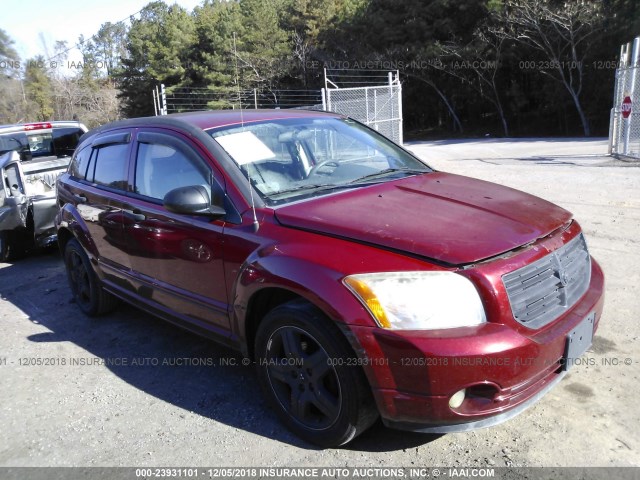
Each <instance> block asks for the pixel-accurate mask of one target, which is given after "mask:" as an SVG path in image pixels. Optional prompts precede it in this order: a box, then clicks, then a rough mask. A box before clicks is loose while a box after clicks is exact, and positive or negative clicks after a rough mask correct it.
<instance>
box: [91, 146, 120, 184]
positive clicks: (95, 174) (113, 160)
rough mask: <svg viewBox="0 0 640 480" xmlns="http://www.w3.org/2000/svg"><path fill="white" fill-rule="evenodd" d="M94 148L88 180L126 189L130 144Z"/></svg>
mask: <svg viewBox="0 0 640 480" xmlns="http://www.w3.org/2000/svg"><path fill="white" fill-rule="evenodd" d="M93 150H94V151H93V153H92V155H91V158H90V159H89V166H88V169H87V174H86V177H85V178H86V180H88V181H90V182H93V183H97V184H98V185H104V186H105V187H111V188H117V189H119V190H126V189H127V164H128V160H129V158H128V157H129V145H128V144H122V143H120V144H116V145H105V146H104V147H99V148H95V149H93Z"/></svg>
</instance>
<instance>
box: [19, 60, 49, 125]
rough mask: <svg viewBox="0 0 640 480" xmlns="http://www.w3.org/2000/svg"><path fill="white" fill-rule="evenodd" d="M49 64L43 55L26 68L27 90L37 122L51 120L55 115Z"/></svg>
mask: <svg viewBox="0 0 640 480" xmlns="http://www.w3.org/2000/svg"><path fill="white" fill-rule="evenodd" d="M46 65H47V62H46V61H45V59H44V57H43V56H42V55H39V56H37V57H35V58H32V59H30V60H28V61H27V65H26V68H25V90H26V92H27V97H28V99H29V100H30V101H31V102H32V103H33V104H34V114H35V116H36V120H40V121H45V120H49V119H50V118H51V116H52V115H53V94H52V91H53V89H52V85H51V78H50V76H49V72H48V71H47V68H46Z"/></svg>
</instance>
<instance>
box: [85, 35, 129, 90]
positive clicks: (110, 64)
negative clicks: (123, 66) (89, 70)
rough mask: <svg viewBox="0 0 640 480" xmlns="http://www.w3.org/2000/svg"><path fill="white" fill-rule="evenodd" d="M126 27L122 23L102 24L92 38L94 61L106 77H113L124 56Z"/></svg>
mask: <svg viewBox="0 0 640 480" xmlns="http://www.w3.org/2000/svg"><path fill="white" fill-rule="evenodd" d="M126 37H127V27H126V25H125V24H124V23H123V22H116V23H111V22H106V23H103V24H102V26H101V27H100V29H99V30H98V33H96V34H95V35H94V36H93V39H92V41H93V44H94V45H95V52H94V55H95V60H96V61H97V62H98V63H99V65H100V66H101V67H102V68H103V69H104V71H105V73H106V74H107V77H109V78H111V77H113V76H114V75H115V74H116V72H118V71H119V68H120V58H121V57H123V56H125V55H126V45H125V41H126Z"/></svg>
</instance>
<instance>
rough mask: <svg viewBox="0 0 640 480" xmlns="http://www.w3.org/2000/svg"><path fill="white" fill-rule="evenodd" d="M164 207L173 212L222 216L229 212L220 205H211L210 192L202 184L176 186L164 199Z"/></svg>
mask: <svg viewBox="0 0 640 480" xmlns="http://www.w3.org/2000/svg"><path fill="white" fill-rule="evenodd" d="M163 204H164V207H165V208H166V209H167V210H169V211H170V212H173V213H183V214H186V215H203V216H206V217H221V216H223V215H224V214H226V213H227V212H226V211H225V209H224V208H222V207H221V206H218V205H211V199H210V198H209V192H207V189H206V188H205V187H203V186H202V185H189V186H188V187H179V188H174V189H173V190H171V191H169V192H167V194H166V195H165V196H164V200H163Z"/></svg>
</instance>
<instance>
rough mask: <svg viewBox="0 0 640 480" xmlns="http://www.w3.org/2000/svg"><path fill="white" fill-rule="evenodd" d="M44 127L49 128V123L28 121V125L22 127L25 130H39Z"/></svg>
mask: <svg viewBox="0 0 640 480" xmlns="http://www.w3.org/2000/svg"><path fill="white" fill-rule="evenodd" d="M44 128H51V124H50V123H29V124H28V125H25V126H24V129H25V130H26V131H29V130H41V129H44Z"/></svg>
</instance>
